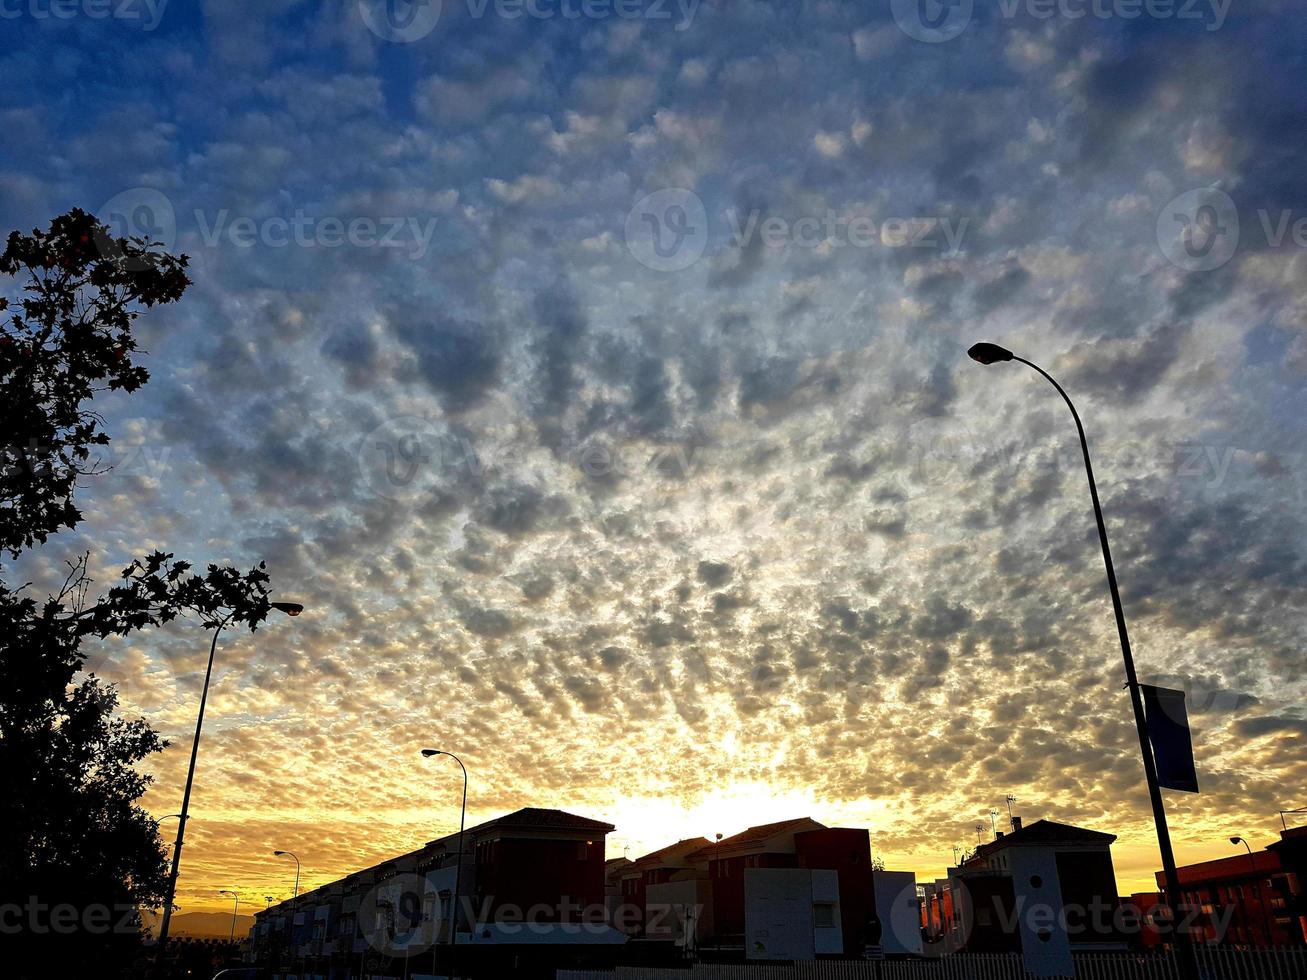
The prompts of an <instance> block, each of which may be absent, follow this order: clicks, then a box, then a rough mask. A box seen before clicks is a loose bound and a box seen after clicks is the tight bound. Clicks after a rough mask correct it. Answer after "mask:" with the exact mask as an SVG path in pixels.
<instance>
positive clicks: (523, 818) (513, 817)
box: [467, 806, 615, 834]
mask: <svg viewBox="0 0 1307 980" xmlns="http://www.w3.org/2000/svg"><path fill="white" fill-rule="evenodd" d="M500 828H526V829H530V830H586V831H594V832H595V833H603V834H607V833H611V832H612V831H613V830H614V829H615V828H614V827H613V825H612V824H610V823H604V822H603V821H602V820H591V819H590V818H589V817H578V816H577V815H576V814H575V813H568V812H567V811H565V810H549V809H545V808H544V807H538V806H524V807H522V809H520V810H514V811H513V812H512V813H506V814H504V815H503V816H502V817H495V819H493V820H487V821H486V822H485V823H480V824H477V825H476V826H475V827H469V828H468V829H467V832H468V833H469V834H480V833H483V832H484V831H487V830H491V829H500Z"/></svg>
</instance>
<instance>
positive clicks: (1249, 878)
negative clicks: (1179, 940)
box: [1156, 827, 1307, 946]
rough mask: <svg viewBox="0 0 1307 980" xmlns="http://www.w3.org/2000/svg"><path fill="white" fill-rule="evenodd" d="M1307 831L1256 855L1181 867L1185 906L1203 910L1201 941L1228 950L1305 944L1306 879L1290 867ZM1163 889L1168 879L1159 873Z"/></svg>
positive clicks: (1285, 837)
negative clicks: (1288, 861) (1288, 860)
mask: <svg viewBox="0 0 1307 980" xmlns="http://www.w3.org/2000/svg"><path fill="white" fill-rule="evenodd" d="M1300 840H1301V841H1302V842H1303V843H1304V844H1307V827H1300V828H1295V829H1294V830H1288V831H1285V833H1284V834H1282V835H1281V840H1280V841H1279V842H1278V843H1276V844H1272V845H1271V846H1270V847H1268V848H1267V849H1265V850H1262V851H1254V852H1253V853H1252V856H1251V857H1250V856H1249V855H1248V854H1247V852H1244V851H1240V852H1239V853H1236V854H1232V855H1231V856H1230V857H1225V858H1218V859H1216V860H1215V861H1203V862H1201V863H1199V864H1189V865H1185V866H1184V867H1181V868H1178V869H1177V871H1178V872H1179V876H1180V904H1181V905H1182V906H1185V907H1188V908H1195V909H1197V910H1198V913H1199V915H1198V919H1197V922H1196V923H1195V925H1196V928H1197V929H1198V930H1199V933H1200V939H1199V941H1200V942H1205V943H1212V944H1220V945H1228V946H1300V945H1303V943H1304V930H1303V919H1302V915H1303V913H1302V911H1301V903H1302V886H1301V882H1302V879H1301V877H1300V872H1298V871H1295V870H1293V869H1291V868H1289V867H1286V866H1285V862H1284V855H1286V854H1287V855H1289V856H1290V858H1292V857H1293V856H1294V855H1295V845H1296V844H1297V843H1298V841H1300ZM1156 877H1157V884H1158V888H1159V889H1161V888H1163V887H1164V886H1165V876H1164V875H1163V874H1162V872H1161V871H1158V872H1156Z"/></svg>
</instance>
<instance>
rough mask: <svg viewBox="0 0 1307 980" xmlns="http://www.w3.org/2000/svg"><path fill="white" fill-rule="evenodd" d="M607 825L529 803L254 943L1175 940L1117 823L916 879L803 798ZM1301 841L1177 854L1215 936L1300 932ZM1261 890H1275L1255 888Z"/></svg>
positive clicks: (322, 958) (637, 955) (369, 878)
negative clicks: (1131, 889) (702, 822)
mask: <svg viewBox="0 0 1307 980" xmlns="http://www.w3.org/2000/svg"><path fill="white" fill-rule="evenodd" d="M613 830H614V828H613V826H612V825H611V824H608V823H604V822H603V821H598V820H592V819H589V818H586V817H582V816H577V815H575V814H571V813H566V812H564V811H561V810H551V809H540V808H534V807H531V808H525V809H521V810H517V811H515V812H513V813H510V814H507V815H505V816H502V817H499V818H497V819H495V820H490V821H487V822H486V823H482V824H478V825H476V826H474V827H470V828H468V829H467V831H466V832H465V833H464V834H463V835H462V837H461V838H460V835H458V834H454V835H450V836H447V837H442V838H438V839H436V840H433V841H430V842H428V843H427V844H425V845H424V846H423V847H421V848H418V849H416V850H414V851H411V852H409V853H407V854H403V855H400V856H398V857H396V858H393V859H391V860H389V861H386V862H383V863H381V864H378V865H375V866H373V867H371V868H366V869H364V870H361V871H358V872H355V873H354V874H351V875H348V876H347V877H345V878H342V879H340V880H338V881H335V882H332V883H331V884H328V885H324V886H322V887H320V888H317V889H315V890H313V891H311V892H307V893H305V894H303V895H300V896H298V897H296V898H294V899H292V900H290V901H287V902H283V903H281V904H279V905H273V906H271V907H269V908H268V909H266V910H263V911H261V912H259V913H258V914H257V915H256V917H255V925H254V927H253V930H252V931H251V934H250V937H249V940H248V942H247V945H246V959H247V960H248V961H249V962H250V963H251V964H252V965H256V966H259V967H262V968H264V969H266V970H268V971H269V972H270V973H271V974H272V975H273V976H276V977H296V978H303V977H322V978H331V980H335V978H342V980H344V978H351V977H364V976H367V977H392V976H393V977H407V978H413V980H421V978H423V977H433V976H440V977H445V976H454V975H457V976H506V975H512V976H519V977H531V976H541V977H546V976H548V977H552V976H553V975H554V971H555V970H557V969H560V968H564V969H566V968H572V969H604V968H611V967H613V966H615V965H618V964H625V965H636V964H644V965H660V964H661V965H672V964H677V963H684V962H685V961H687V960H697V961H708V962H711V961H721V962H740V961H786V962H788V961H801V960H812V959H818V958H826V957H830V958H862V957H866V956H872V957H881V956H884V957H917V956H944V955H949V954H953V953H1019V954H1020V955H1021V956H1022V957H1023V959H1024V960H1025V964H1026V968H1027V969H1028V971H1029V972H1030V974H1031V975H1033V976H1057V975H1065V974H1069V973H1071V972H1072V971H1071V970H1069V969H1068V966H1069V965H1070V964H1071V963H1072V960H1073V958H1074V957H1075V956H1076V955H1077V954H1080V953H1084V952H1089V951H1097V952H1103V951H1112V950H1120V951H1124V950H1127V949H1136V950H1137V949H1140V948H1144V947H1147V946H1149V945H1159V944H1163V943H1166V942H1168V941H1169V939H1170V933H1169V931H1168V924H1167V923H1166V922H1164V921H1160V920H1159V917H1158V916H1156V914H1155V908H1156V906H1157V905H1158V904H1159V902H1160V895H1156V894H1151V893H1146V894H1142V895H1137V896H1132V897H1131V899H1129V900H1123V899H1120V898H1118V892H1117V886H1116V877H1115V871H1114V868H1113V864H1112V855H1111V845H1112V843H1113V842H1114V841H1115V837H1113V836H1112V835H1110V834H1105V833H1101V832H1098V831H1094V830H1089V829H1085V828H1080V827H1073V826H1070V825H1066V824H1060V823H1056V822H1053V821H1048V820H1040V821H1036V822H1034V823H1031V824H1029V825H1026V826H1023V825H1022V823H1021V820H1020V818H1014V819H1013V821H1012V826H1011V829H1010V830H1007V831H999V832H996V834H995V839H994V840H992V841H990V842H988V843H985V844H981V845H979V846H978V847H977V848H976V850H975V851H974V852H973V853H971V854H969V855H967V856H966V857H965V858H964V859H963V860H962V861H961V862H960V863H959V864H958V865H957V866H956V867H951V868H949V869H948V872H947V874H946V876H945V877H944V878H940V879H936V880H933V881H925V882H920V883H918V882H917V880H916V876H915V875H914V874H913V873H912V872H909V871H886V870H881V869H879V868H877V867H875V866H874V865H873V862H872V856H871V846H870V844H871V842H870V836H869V833H868V831H867V830H865V829H855V828H841V827H827V826H825V825H824V824H821V823H819V822H818V821H816V820H812V819H810V818H806V817H805V818H800V819H795V820H786V821H781V822H779V823H770V824H764V825H760V826H757V827H751V828H749V829H748V830H745V831H743V832H742V833H739V834H736V835H735V836H733V837H727V838H724V839H722V838H719V839H718V840H708V839H707V838H691V839H687V840H681V841H677V842H676V843H674V844H670V845H668V846H666V847H663V848H660V849H658V850H656V851H653V852H652V853H649V854H645V855H643V856H641V857H638V858H636V859H634V860H628V859H626V858H616V859H611V860H605V851H606V838H607V835H608V834H609V833H611V832H612V831H613ZM1303 830H1304V831H1307V828H1304V829H1303ZM1305 852H1307V836H1304V835H1303V833H1300V832H1292V831H1286V834H1285V835H1284V838H1283V840H1282V841H1281V842H1280V844H1279V845H1272V848H1271V849H1268V851H1265V852H1258V853H1257V855H1255V856H1254V857H1253V859H1252V860H1248V858H1247V856H1245V858H1244V864H1243V867H1242V868H1240V867H1239V866H1238V862H1237V860H1236V859H1233V858H1232V859H1230V860H1229V861H1227V862H1209V863H1208V865H1206V866H1204V865H1199V866H1194V867H1193V868H1186V869H1182V882H1184V883H1185V884H1186V885H1187V886H1192V888H1191V889H1188V890H1187V891H1186V894H1185V895H1184V896H1182V898H1183V899H1184V900H1185V901H1186V903H1188V904H1190V905H1192V906H1193V908H1194V915H1195V916H1196V918H1197V927H1198V928H1199V929H1200V931H1201V933H1202V935H1203V936H1204V937H1205V938H1206V939H1208V940H1210V941H1213V942H1216V941H1220V942H1231V941H1236V940H1238V939H1241V938H1246V939H1247V940H1248V941H1249V943H1250V944H1257V943H1256V940H1257V939H1258V938H1260V939H1261V940H1262V941H1263V943H1271V942H1274V943H1279V944H1301V943H1303V942H1304V920H1303V918H1302V917H1303V914H1304V913H1303V910H1302V896H1301V888H1300V882H1301V880H1302V878H1301V877H1300V875H1301V873H1302V872H1301V869H1302V867H1303V865H1302V862H1303V860H1304V858H1305V857H1307V853H1305ZM1268 854H1269V855H1272V856H1271V857H1267V856H1266V855H1268ZM1223 875H1224V876H1225V877H1222V876H1223ZM1232 889H1233V890H1232ZM1254 894H1256V895H1257V896H1259V898H1258V901H1261V902H1263V903H1264V905H1258V906H1254V905H1252V904H1250V903H1251V902H1252V896H1253V895H1254ZM1232 906H1233V907H1235V912H1234V913H1229V912H1228V910H1229V909H1230V908H1231V907H1232ZM1267 912H1269V916H1268V915H1266V914H1261V913H1267ZM1254 919H1260V921H1261V922H1262V923H1263V925H1261V926H1257V925H1256V924H1255V923H1254V921H1253V920H1254ZM1268 921H1269V923H1270V925H1269V926H1268V925H1266V924H1265V923H1266V922H1268ZM1259 928H1260V929H1261V930H1262V931H1261V933H1260V934H1259V933H1258V931H1257V930H1258V929H1259ZM1239 929H1244V930H1247V932H1246V933H1241V932H1239V931H1238V930H1239ZM1232 930H1234V931H1232Z"/></svg>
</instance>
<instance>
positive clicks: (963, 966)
mask: <svg viewBox="0 0 1307 980" xmlns="http://www.w3.org/2000/svg"><path fill="white" fill-rule="evenodd" d="M1197 952H1198V966H1199V972H1200V973H1201V975H1202V977H1203V980H1307V950H1304V949H1260V950H1238V949H1223V948H1218V947H1209V948H1204V949H1199V950H1198V951H1197ZM1075 963H1076V976H1075V980H1179V971H1178V969H1177V967H1176V963H1175V960H1174V958H1173V957H1172V956H1171V955H1168V954H1165V953H1159V954H1150V955H1146V956H1141V955H1131V954H1126V953H1095V954H1085V955H1078V956H1076V958H1075ZM557 980H1031V978H1030V975H1029V974H1027V973H1026V972H1025V969H1024V968H1023V966H1022V962H1021V957H1020V955H1016V954H1013V955H997V954H996V955H958V956H944V957H941V958H939V959H934V960H886V961H883V962H861V961H858V960H817V961H815V962H811V963H796V964H793V965H789V964H786V965H783V966H782V965H762V964H749V965H723V964H716V963H696V964H695V965H694V966H693V967H690V968H688V969H684V970H666V969H656V968H650V967H626V966H621V967H618V968H617V969H616V970H612V971H603V970H559V971H558V973H557Z"/></svg>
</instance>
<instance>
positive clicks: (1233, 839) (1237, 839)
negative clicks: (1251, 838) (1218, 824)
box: [1230, 837, 1243, 844]
mask: <svg viewBox="0 0 1307 980" xmlns="http://www.w3.org/2000/svg"><path fill="white" fill-rule="evenodd" d="M1230 843H1231V844H1242V843H1243V838H1242V837H1231V838H1230Z"/></svg>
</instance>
